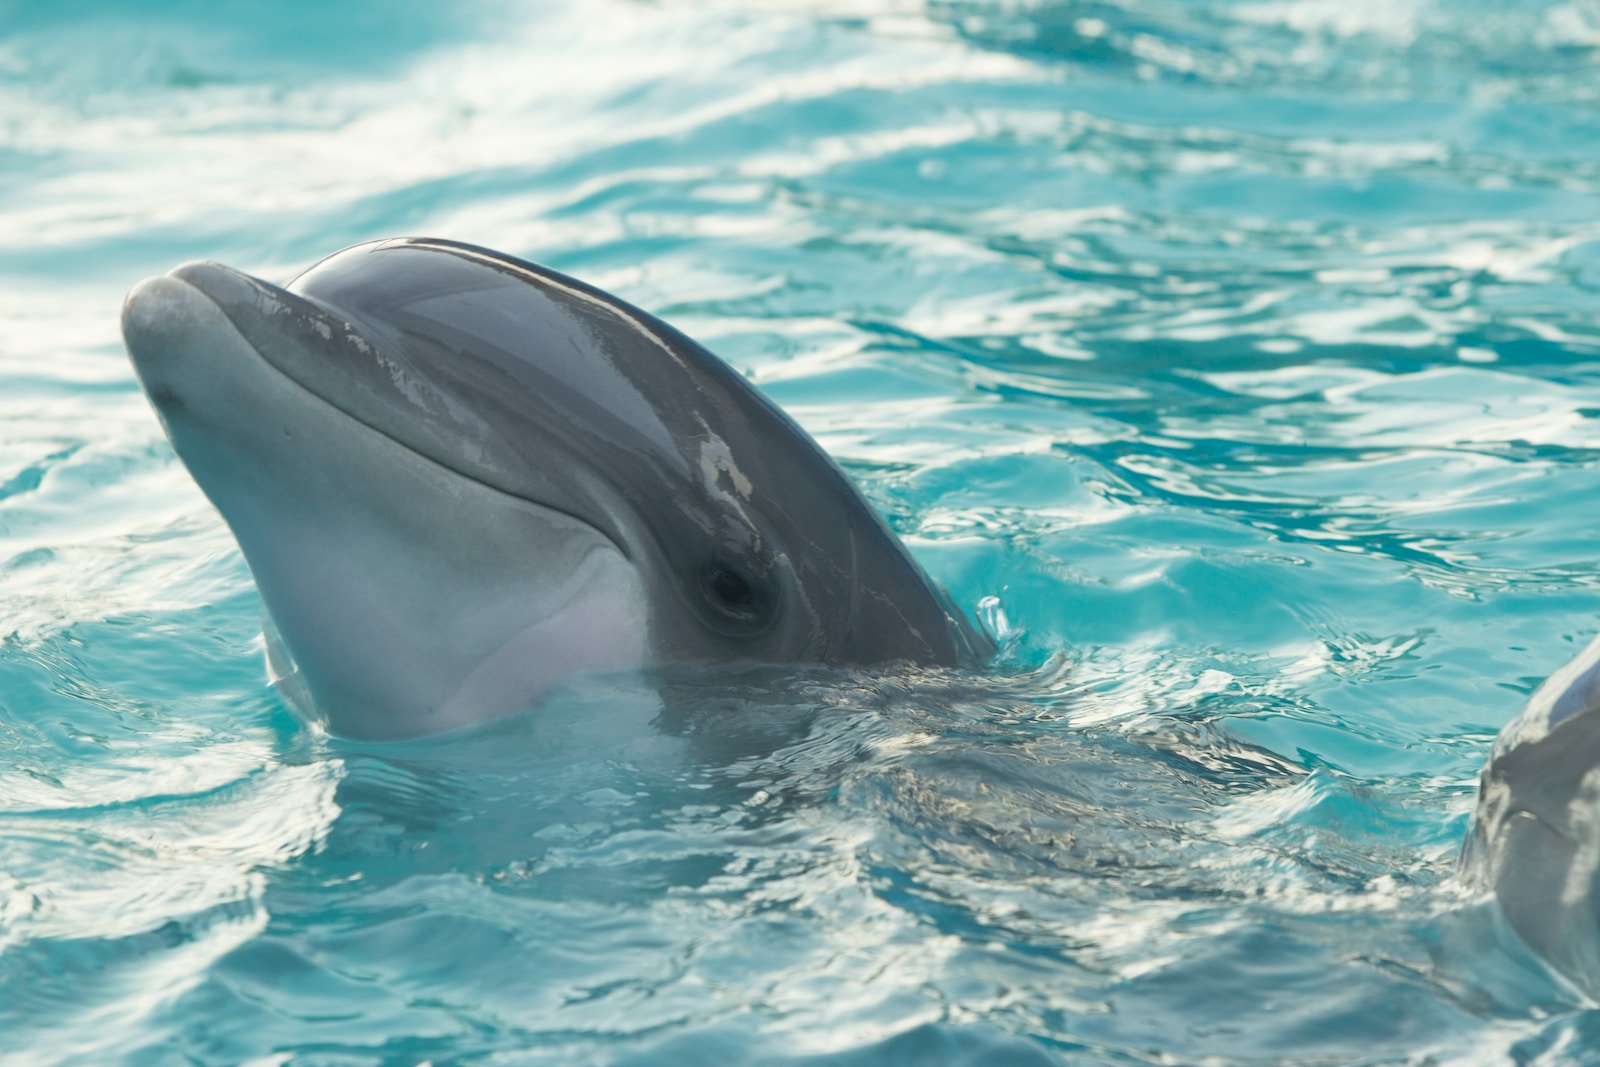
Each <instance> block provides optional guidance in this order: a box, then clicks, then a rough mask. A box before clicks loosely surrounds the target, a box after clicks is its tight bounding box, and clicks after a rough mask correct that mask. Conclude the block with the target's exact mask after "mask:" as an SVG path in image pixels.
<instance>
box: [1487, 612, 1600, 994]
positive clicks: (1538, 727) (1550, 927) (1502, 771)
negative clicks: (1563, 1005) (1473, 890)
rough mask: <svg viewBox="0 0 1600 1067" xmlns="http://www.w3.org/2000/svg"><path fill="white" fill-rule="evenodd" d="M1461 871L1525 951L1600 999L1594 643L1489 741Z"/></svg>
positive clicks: (1599, 750) (1598, 698)
mask: <svg viewBox="0 0 1600 1067" xmlns="http://www.w3.org/2000/svg"><path fill="white" fill-rule="evenodd" d="M1462 868H1463V873H1464V874H1465V875H1466V877H1467V879H1468V880H1469V882H1473V883H1476V884H1478V885H1480V886H1483V887H1487V888H1488V889H1490V890H1492V891H1493V893H1494V896H1495V899H1496V900H1497V901H1498V903H1499V906H1500V909H1501V911H1502V912H1503V913H1504V914H1505V917H1506V919H1507V920H1508V921H1509V922H1510V925H1511V928H1512V929H1513V930H1515V931H1516V932H1517V935H1518V936H1519V937H1521V938H1522V940H1523V941H1524V942H1525V943H1526V944H1527V945H1528V946H1529V947H1530V948H1532V949H1533V950H1534V951H1535V952H1537V953H1538V954H1539V955H1540V956H1541V957H1543V958H1544V960H1545V961H1546V962H1547V963H1549V964H1550V965H1551V966H1552V967H1554V968H1555V969H1556V970H1557V971H1558V972H1560V973H1561V974H1562V975H1563V976H1565V977H1566V978H1567V979H1568V980H1569V981H1571V982H1572V983H1574V984H1575V985H1576V986H1577V987H1578V988H1579V989H1581V990H1582V991H1583V992H1585V993H1586V994H1588V995H1589V996H1600V638H1597V639H1596V640H1595V641H1593V642H1592V643H1591V644H1590V645H1589V646H1588V647H1587V648H1585V649H1584V650H1583V651H1582V652H1580V653H1579V654H1578V655H1577V657H1576V658H1574V659H1573V660H1572V661H1571V662H1569V663H1568V664H1566V665H1565V666H1564V667H1562V668H1561V669H1560V670H1558V671H1556V672H1555V673H1554V674H1552V675H1551V676H1550V677H1549V678H1548V679H1547V680H1546V681H1545V683H1544V684H1543V685H1542V686H1540V687H1539V688H1538V690H1536V691H1535V692H1534V694H1533V696H1532V697H1530V698H1529V700H1528V703H1527V705H1526V707H1524V708H1523V710H1522V711H1521V712H1520V713H1519V714H1518V715H1517V716H1516V717H1515V718H1513V719H1512V720H1511V721H1510V722H1509V723H1507V724H1506V726H1505V728H1504V729H1503V730H1501V732H1500V735H1499V737H1498V738H1496V740H1495V744H1494V748H1493V750H1492V752H1491V754H1490V756H1489V760H1488V762H1487V763H1486V764H1485V765H1484V769H1483V775H1482V778H1481V779H1480V782H1479V787H1478V804H1477V810H1476V811H1475V812H1474V815H1473V824H1472V830H1471V832H1470V833H1469V835H1468V838H1467V841H1466V844H1465V846H1464V848H1463V850H1462Z"/></svg>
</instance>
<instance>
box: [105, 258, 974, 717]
mask: <svg viewBox="0 0 1600 1067" xmlns="http://www.w3.org/2000/svg"><path fill="white" fill-rule="evenodd" d="M123 335H124V337H125V339H126V341H127V346H128V351H129V353H130V354H131V355H132V357H133V361H134V365H135V368H136V370H137V373H138V376H139V379H140V381H141V383H142V384H143V385H144V388H145V391H146V392H147V393H148V394H149V397H150V399H151V401H152V403H153V404H154V405H155V408H156V410H157V412H158V414H159V415H160V417H161V421H162V424H163V425H164V427H165V428H166V431H167V434H168V436H169V437H171V439H172V443H173V447H174V448H175V449H176V450H177V453H178V455H179V457H180V458H182V460H183V461H184V463H185V464H186V465H187V466H188V468H189V470H190V471H191V472H192V473H193V475H194V477H195V480H196V481H197V482H198V483H199V485H200V487H201V489H203V490H204V491H205V493H206V495H207V496H209V497H210V498H211V500H212V501H213V502H214V503H215V504H216V506H217V508H218V509H219V510H220V511H221V513H222V515H223V517H224V518H225V519H226V520H227V522H228V524H229V526H230V527H231V528H232V529H233V532H234V534H235V536H236V537H237V538H238V541H239V545H240V547H241V548H242V550H243V552H244V556H245V559H246V560H247V562H248V563H249V565H250V569H251V571H252V573H253V574H254V576H255V578H256V582H257V585H258V586H259V588H260V591H261V597H262V601H263V603H264V606H265V608H266V611H267V613H268V615H269V616H270V620H269V622H270V625H269V626H268V627H267V629H268V638H269V651H270V656H271V659H272V660H273V665H274V666H273V669H274V673H275V674H276V675H278V676H279V679H280V681H282V682H283V683H284V687H285V691H286V692H290V693H291V694H293V693H298V694H299V702H301V703H303V704H305V705H308V709H303V710H312V711H313V713H314V714H317V715H321V716H324V717H326V719H327V721H328V724H329V726H330V728H331V729H333V730H334V731H335V732H338V733H343V734H347V735H352V736H362V737H404V736H413V735H417V734H423V733H429V732H433V731H438V730H446V729H452V728H455V727H459V726H464V725H468V724H471V723H475V722H480V721H484V720H487V719H492V718H495V717H498V716H501V715H505V714H508V713H511V712H514V711H517V710H520V709H522V708H525V707H527V706H529V705H530V704H531V703H532V702H533V701H534V700H536V699H537V697H538V696H539V695H540V694H541V693H542V692H544V691H545V690H546V689H548V688H549V687H550V686H551V685H552V684H553V683H554V682H556V681H558V680H560V679H561V678H563V677H565V676H567V675H569V674H572V673H574V672H577V671H582V670H589V669H605V668H620V667H630V666H636V665H642V664H646V663H652V662H658V661H688V662H718V661H740V660H749V661H761V662H778V663H782V662H797V661H809V662H820V663H838V664H869V663H880V662H892V661H906V662H910V663H916V664H937V665H957V664H964V663H972V662H976V661H977V660H979V659H981V658H982V657H983V656H984V655H986V654H987V653H988V651H989V650H990V645H989V643H988V641H987V640H986V639H985V638H984V637H983V636H982V635H981V634H979V633H977V632H976V631H974V630H973V628H972V627H971V626H970V625H969V624H968V623H967V621H966V619H965V618H964V617H963V616H962V614H961V613H960V612H958V611H956V610H954V609H953V608H952V607H950V605H949V603H948V599H947V598H946V597H945V596H944V595H943V593H942V592H941V591H939V590H937V589H936V588H935V587H934V586H933V584H932V583H931V582H930V581H929V580H928V578H927V577H926V576H925V575H924V573H923V572H922V570H921V568H920V567H918V565H917V564H916V562H915V561H914V560H913V559H912V558H911V556H910V555H909V554H908V553H907V552H906V550H905V548H904V547H903V546H902V545H901V544H900V542H899V541H898V540H897V539H896V538H895V537H894V535H893V534H892V533H891V532H890V531H889V530H888V529H887V527H886V526H885V525H884V524H883V522H882V520H881V519H879V518H878V516H877V515H876V514H875V513H874V512H873V510H872V509H871V507H870V506H868V505H867V504H866V502H865V501H864V500H863V499H862V498H861V495H860V494H859V493H858V492H857V491H856V489H855V487H854V486H853V485H852V484H851V483H850V481H849V479H848V478H847V477H846V476H845V475H844V474H843V472H841V471H840V469H839V468H838V467H837V466H836V465H835V464H834V463H833V462H832V461H831V460H830V459H828V457H827V456H826V455H825V454H824V453H823V452H822V451H821V450H820V449H819V448H818V447H817V446H816V445H815V444H814V443H813V442H812V441H811V439H810V438H809V437H807V436H806V434H805V433H804V432H803V431H801V430H800V429H799V428H798V427H797V426H795V424H794V423H793V422H792V421H790V420H789V419H788V417H787V416H785V415H784V414H783V413H782V412H781V411H780V410H779V409H778V408H777V407H776V406H774V405H773V404H772V403H771V402H770V401H768V400H767V399H766V398H765V397H763V396H762V395H761V394H760V393H758V392H757V391H756V390H755V389H754V388H752V387H751V386H750V385H749V384H748V383H747V382H746V381H745V380H744V379H743V378H742V377H741V376H739V375H738V374H737V373H735V372H734V371H733V370H732V369H731V368H729V367H728V366H727V365H726V364H724V363H722V362H721V361H720V360H718V359H717V358H716V357H715V356H713V355H711V354H710V353H709V352H707V351H706V350H705V349H703V348H701V347H700V346H699V345H697V344H696V343H694V342H693V341H691V340H689V339H688V338H687V337H685V336H683V335H682V334H681V333H679V332H678V331H676V330H674V329H673V328H672V327H670V326H668V325H666V324H665V323H663V322H661V321H660V320H658V319H655V318H653V317H652V316H650V315H648V314H646V313H645V312H643V311H640V310H639V309H637V308H634V307H631V306H630V305H628V304H626V303H624V302H623V301H621V300H619V299H617V298H616V297H614V296H610V295H608V294H606V293H604V292H601V291H599V290H597V289H594V288H592V287H590V286H587V285H585V284H583V283H581V282H578V281H576V280H574V279H572V278H568V277H566V276H564V275H561V274H559V273H556V272H555V271H551V270H548V269H545V268H542V267H538V266H535V265H533V264H530V263H526V262H523V261H520V260H517V259H514V258H512V257H509V256H505V255H501V254H498V253H495V252H491V251H488V250H486V249H482V248H477V247H473V246H470V245H464V244H458V243H454V242H449V241H441V240H428V239H396V240H387V241H376V242H372V243H368V244H362V245H357V246H355V247H353V248H349V249H346V250H344V251H342V252H339V253H336V254H335V255H333V256H331V257H329V258H327V259H325V260H323V261H322V262H320V263H318V264H316V265H315V266H313V267H312V268H311V269H310V270H308V271H306V272H305V273H304V274H302V275H300V277H298V278H297V279H295V280H294V281H293V282H292V283H290V285H289V286H288V288H286V289H284V288H278V287H277V286H274V285H270V284H268V283H266V282H263V281H260V280H258V279H256V278H252V277H249V276H248V275H244V274H240V273H238V272H236V271H233V270H230V269H228V268H226V267H222V266H219V265H217V264H214V263H188V264H184V265H183V266H180V267H178V268H176V269H174V270H173V271H171V272H170V273H169V274H166V275H163V276H161V277H157V278H151V279H148V280H146V281H144V282H142V283H141V284H140V285H139V286H138V287H136V288H135V289H134V291H133V292H132V293H131V294H129V296H128V299H127V302H126V304H125V306H124V309H123Z"/></svg>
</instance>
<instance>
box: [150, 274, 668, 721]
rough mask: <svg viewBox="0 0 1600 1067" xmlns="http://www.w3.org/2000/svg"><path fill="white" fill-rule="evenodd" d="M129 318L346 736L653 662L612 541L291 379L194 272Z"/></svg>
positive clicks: (630, 571)
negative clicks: (435, 457)
mask: <svg viewBox="0 0 1600 1067" xmlns="http://www.w3.org/2000/svg"><path fill="white" fill-rule="evenodd" d="M123 331H124V335H125V337H126V340H127V345H128V350H129V352H130V353H131V355H132V356H133V360H134V365H135V368H136V370H137V373H138V375H139V378H140V381H141V383H142V384H143V385H144V387H145V390H146V392H147V393H148V394H149V396H150V398H151V400H152V402H153V403H154V404H155V406H156V409H157V411H158V413H159V414H160V417H161V420H162V422H163V424H164V426H165V427H166V430H167V433H168V435H169V436H170V437H171V439H172V442H173V446H174V448H175V449H176V450H177V452H178V455H179V456H180V457H181V458H182V459H183V461H184V463H185V464H186V465H187V466H188V468H189V469H190V471H191V472H192V473H193V474H194V477H195V479H196V481H197V482H198V483H199V484H200V487H201V488H202V489H203V490H204V491H205V493H206V495H207V496H208V497H210V498H211V500H212V501H213V502H214V503H215V504H216V505H217V507H218V509H219V510H220V511H221V512H222V514H223V516H224V517H225V518H226V519H227V521H228V524H229V525H230V527H232V529H233V532H234V534H235V536H236V537H237V538H238V541H239V544H240V546H241V548H242V549H243V551H244V555H245V558H246V560H247V561H248V563H249V565H250V568H251V571H252V572H253V574H254V576H255V578H256V581H257V585H258V586H259V588H260V590H261V594H262V599H263V602H264V604H265V607H266V609H267V611H268V612H269V613H270V615H271V617H272V621H273V622H274V623H275V625H276V629H277V632H278V634H279V635H281V641H282V650H281V651H286V652H287V653H288V655H289V656H290V657H292V664H291V663H285V662H283V658H282V656H281V655H280V657H279V662H278V663H277V665H276V670H277V672H278V673H282V674H287V675H291V676H293V679H294V682H295V685H296V686H297V687H300V688H303V691H304V693H305V694H307V695H308V697H309V700H310V703H311V704H312V705H313V706H314V709H315V713H316V714H319V715H322V716H325V717H326V718H327V720H328V724H329V726H330V728H331V729H333V730H334V731H335V732H337V733H341V734H346V735H349V736H358V737H373V738H381V737H405V736H414V735H417V734H423V733H432V732H437V731H440V730H447V729H453V728H457V727H461V726H467V725H471V724H473V723H477V722H482V721H485V720H488V719H492V718H495V717H498V716H501V715H505V714H508V713H511V712H514V711H517V710H519V709H521V708H523V707H526V706H528V705H529V704H530V703H532V702H533V701H534V700H535V699H537V697H538V696H539V695H540V694H541V693H542V692H544V691H545V690H546V689H548V688H549V687H550V686H551V685H552V684H554V683H555V682H557V681H558V680H560V679H561V678H563V677H565V676H567V675H569V674H572V673H573V672H574V671H579V670H586V669H606V668H620V667H628V666H633V665H637V664H639V663H642V662H644V661H645V659H646V658H647V654H648V653H647V646H648V634H647V632H646V622H645V620H646V618H647V611H646V606H645V603H644V599H643V594H642V592H641V583H640V579H639V575H638V573H637V571H636V569H635V567H634V566H633V564H631V563H630V562H629V561H628V560H627V559H626V558H625V557H624V556H623V554H622V553H621V552H620V551H619V550H618V548H617V546H616V545H615V544H614V543H612V541H611V540H610V539H609V538H607V537H606V536H605V535H604V534H602V533H600V532H599V531H598V530H596V529H594V528H593V527H592V526H589V525H587V524H586V523H584V522H582V521H580V520H578V519H575V518H573V517H572V516H570V515H568V514H565V513H563V512H560V511H554V510H551V509H548V508H544V507H541V506H540V505H538V504H536V503H532V502H530V501H527V500H523V499H520V498H517V497H513V496H510V495H507V494H505V493H502V492H499V491H497V490H495V489H491V488H489V487H487V486H485V485H482V484H481V483H478V482H476V481H474V480H472V479H470V478H467V477H464V476H463V475H461V474H459V473H457V472H456V471H453V470H450V469H448V468H446V467H443V466H441V465H440V464H438V463H436V462H434V461H432V460H430V459H427V458H425V457H423V456H421V455H419V454H418V453H416V452H414V451H412V450H411V449H409V448H406V447H405V446H403V445H400V444H398V443H397V442H395V441H393V440H391V439H390V438H388V437H386V436H385V435H383V434H381V433H379V432H377V431H375V430H373V429H371V428H370V427H368V426H367V425H364V424H362V423H360V422H357V421H356V420H355V419H353V418H351V417H349V416H348V415H346V414H345V413H344V412H342V411H340V410H339V409H338V408H336V407H334V406H332V405H330V404H329V403H327V402H325V401H324V400H323V399H321V398H320V397H318V396H316V395H314V394H313V393H311V392H310V391H308V390H307V389H306V388H304V387H303V386H302V385H300V384H298V383H296V382H295V381H292V380H291V379H289V378H288V377H286V376H285V375H283V374H282V373H281V372H279V371H278V370H277V369H275V368H274V367H273V366H272V365H271V364H270V363H268V362H267V361H266V360H264V359H263V358H262V357H261V355H260V353H259V352H257V351H256V349H255V348H254V347H253V346H252V345H251V344H250V342H249V341H247V340H246V338H245V337H244V336H243V335H241V333H240V332H239V330H238V329H236V328H235V326H234V324H233V322H232V321H231V320H230V319H229V318H228V316H227V315H226V314H225V313H224V312H223V311H222V310H221V309H220V308H219V307H218V306H217V305H216V303H214V302H213V301H212V300H211V299H209V298H208V297H207V296H206V294H205V293H203V292H202V291H201V290H200V289H198V288H196V287H195V286H194V285H191V284H189V283H188V282H186V281H184V280H183V279H181V278H179V277H174V276H171V275H168V276H163V277H159V278H152V279H149V280H148V281H145V282H143V283H141V284H140V285H139V286H138V287H137V288H135V289H134V291H133V292H132V293H131V294H130V295H129V297H128V300H127V303H126V305H125V306H124V310H123Z"/></svg>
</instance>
